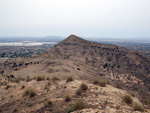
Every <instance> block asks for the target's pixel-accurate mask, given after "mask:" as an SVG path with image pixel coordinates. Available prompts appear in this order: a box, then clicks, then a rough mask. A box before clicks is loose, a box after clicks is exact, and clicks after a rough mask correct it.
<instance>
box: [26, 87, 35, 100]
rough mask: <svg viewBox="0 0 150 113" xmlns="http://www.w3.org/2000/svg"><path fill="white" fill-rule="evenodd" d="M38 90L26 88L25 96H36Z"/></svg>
mask: <svg viewBox="0 0 150 113" xmlns="http://www.w3.org/2000/svg"><path fill="white" fill-rule="evenodd" d="M35 95H36V92H35V91H34V90H33V89H26V90H25V92H24V93H23V96H29V97H30V98H32V97H34V96H35Z"/></svg>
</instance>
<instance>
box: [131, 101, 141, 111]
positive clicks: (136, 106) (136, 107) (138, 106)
mask: <svg viewBox="0 0 150 113" xmlns="http://www.w3.org/2000/svg"><path fill="white" fill-rule="evenodd" d="M132 107H133V110H134V111H142V112H144V106H143V105H142V104H141V103H140V102H134V103H133V105H132Z"/></svg>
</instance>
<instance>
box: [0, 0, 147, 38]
mask: <svg viewBox="0 0 150 113" xmlns="http://www.w3.org/2000/svg"><path fill="white" fill-rule="evenodd" d="M149 4H150V1H148V0H142V1H141V0H113V1H112V0H55V1H54V0H1V1H0V37H45V36H62V37H68V36H69V35H70V34H75V35H77V36H81V37H95V38H115V39H119V38H121V39H124V38H136V39H138V38H150V32H149V31H150V15H149V12H150V7H149Z"/></svg>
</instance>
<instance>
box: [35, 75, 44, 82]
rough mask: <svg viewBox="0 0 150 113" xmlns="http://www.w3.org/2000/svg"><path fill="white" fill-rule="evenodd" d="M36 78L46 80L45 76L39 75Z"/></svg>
mask: <svg viewBox="0 0 150 113" xmlns="http://www.w3.org/2000/svg"><path fill="white" fill-rule="evenodd" d="M36 80H37V81H42V80H45V77H43V76H37V77H36Z"/></svg>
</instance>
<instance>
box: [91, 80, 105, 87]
mask: <svg viewBox="0 0 150 113" xmlns="http://www.w3.org/2000/svg"><path fill="white" fill-rule="evenodd" d="M93 84H95V85H99V86H101V87H105V86H106V82H105V81H103V80H99V79H94V81H93Z"/></svg>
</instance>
